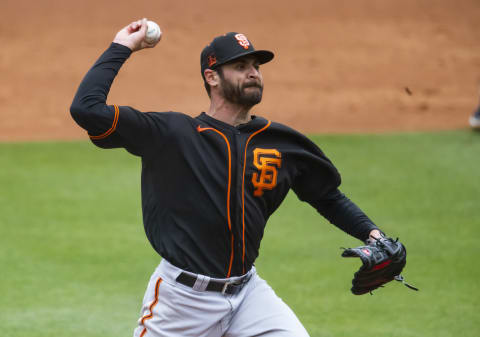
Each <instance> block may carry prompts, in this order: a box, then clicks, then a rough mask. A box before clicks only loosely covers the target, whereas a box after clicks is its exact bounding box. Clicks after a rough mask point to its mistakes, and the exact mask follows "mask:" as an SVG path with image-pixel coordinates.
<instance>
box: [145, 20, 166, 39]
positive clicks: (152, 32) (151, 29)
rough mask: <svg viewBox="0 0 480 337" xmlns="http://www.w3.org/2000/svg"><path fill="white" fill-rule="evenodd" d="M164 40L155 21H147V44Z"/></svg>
mask: <svg viewBox="0 0 480 337" xmlns="http://www.w3.org/2000/svg"><path fill="white" fill-rule="evenodd" d="M161 38H162V31H161V30H160V27H159V26H158V25H157V24H156V23H155V22H153V21H147V33H146V34H145V42H147V43H149V44H153V43H157V42H158V41H160V39H161Z"/></svg>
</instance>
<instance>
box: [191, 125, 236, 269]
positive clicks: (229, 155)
mask: <svg viewBox="0 0 480 337" xmlns="http://www.w3.org/2000/svg"><path fill="white" fill-rule="evenodd" d="M206 130H212V131H215V132H216V133H218V134H219V135H220V136H222V137H223V139H224V140H225V143H226V144H227V149H228V187H227V221H228V230H229V231H230V234H231V241H232V245H231V246H232V248H231V251H230V263H229V266H228V272H227V277H230V274H231V272H232V264H233V252H234V250H233V248H234V246H233V232H232V222H231V220H230V189H231V185H232V183H231V180H232V155H231V150H230V143H229V142H228V139H227V137H226V136H225V135H224V134H223V133H221V132H220V131H218V130H217V129H214V128H202V127H200V125H199V126H197V131H198V132H203V131H206Z"/></svg>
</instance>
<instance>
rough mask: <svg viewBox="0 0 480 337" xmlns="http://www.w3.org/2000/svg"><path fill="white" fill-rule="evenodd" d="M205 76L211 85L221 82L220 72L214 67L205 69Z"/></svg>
mask: <svg viewBox="0 0 480 337" xmlns="http://www.w3.org/2000/svg"><path fill="white" fill-rule="evenodd" d="M203 76H205V81H206V82H207V83H208V84H210V86H211V87H215V86H217V85H218V83H219V82H220V78H219V76H218V73H217V72H216V71H215V70H212V69H205V70H204V71H203Z"/></svg>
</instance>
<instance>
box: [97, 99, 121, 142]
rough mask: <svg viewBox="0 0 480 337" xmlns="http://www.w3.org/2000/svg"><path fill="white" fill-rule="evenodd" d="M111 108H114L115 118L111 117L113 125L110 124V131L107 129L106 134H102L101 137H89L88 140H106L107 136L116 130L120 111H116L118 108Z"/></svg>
mask: <svg viewBox="0 0 480 337" xmlns="http://www.w3.org/2000/svg"><path fill="white" fill-rule="evenodd" d="M113 107H114V108H115V116H114V117H113V124H112V127H111V128H110V129H108V130H107V131H106V132H104V133H102V134H101V135H98V136H90V139H103V138H107V137H108V136H110V135H111V134H112V133H113V131H115V129H116V128H117V123H118V116H119V114H120V110H119V109H118V106H116V105H113Z"/></svg>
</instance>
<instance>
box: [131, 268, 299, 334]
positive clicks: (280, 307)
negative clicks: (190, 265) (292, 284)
mask: <svg viewBox="0 0 480 337" xmlns="http://www.w3.org/2000/svg"><path fill="white" fill-rule="evenodd" d="M182 272H183V270H182V269H179V268H177V267H175V266H173V265H172V264H171V263H169V262H168V261H166V260H165V259H163V260H162V262H161V263H160V265H159V266H158V267H157V268H156V270H155V272H154V273H153V275H152V277H151V279H150V282H149V284H148V287H147V291H146V292H145V297H144V299H143V306H142V311H141V315H142V317H141V318H140V319H139V321H138V327H137V328H136V329H135V331H134V337H183V336H192V337H253V336H265V337H267V336H268V337H277V336H278V337H287V336H288V337H308V333H307V331H306V330H305V328H304V327H303V326H302V324H301V323H300V321H299V320H298V318H297V317H296V316H295V314H294V313H293V311H292V310H291V309H290V308H289V307H288V306H287V305H286V304H285V303H284V302H283V301H282V300H281V299H280V298H279V297H278V296H277V295H276V294H275V292H274V291H273V290H272V288H270V286H269V285H268V284H267V282H265V281H264V280H263V279H262V278H260V276H258V275H257V273H256V270H255V267H253V268H252V269H251V270H250V271H249V273H251V278H250V280H249V281H248V282H247V283H246V284H245V285H244V286H243V288H242V290H241V291H240V292H238V293H237V294H234V295H227V294H222V293H220V292H213V291H205V290H203V289H205V287H206V285H207V283H208V281H209V280H210V278H209V277H206V276H202V275H198V276H197V282H196V283H195V285H194V286H193V288H190V287H188V286H186V285H183V284H181V283H178V282H176V281H175V279H176V278H177V276H178V275H180V273H182ZM235 279H238V277H237V278H236V277H232V278H230V279H216V280H220V281H224V280H225V281H226V280H228V281H235Z"/></svg>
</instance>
